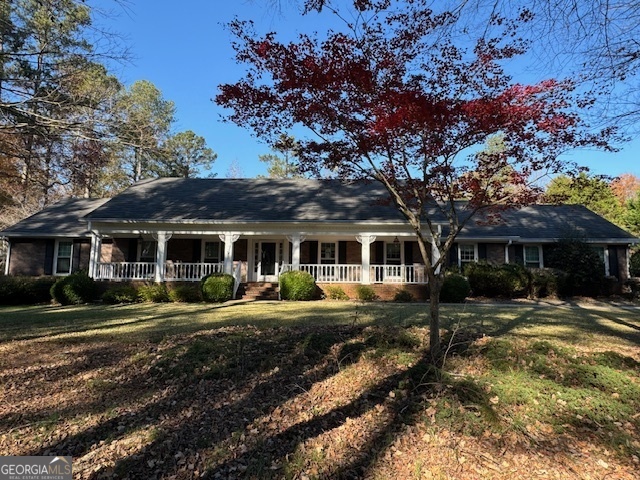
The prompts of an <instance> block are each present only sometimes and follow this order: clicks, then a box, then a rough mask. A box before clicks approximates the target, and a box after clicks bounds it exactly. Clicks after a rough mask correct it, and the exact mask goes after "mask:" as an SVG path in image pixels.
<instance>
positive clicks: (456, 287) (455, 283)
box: [440, 273, 471, 303]
mask: <svg viewBox="0 0 640 480" xmlns="http://www.w3.org/2000/svg"><path fill="white" fill-rule="evenodd" d="M470 292H471V286H470V285H469V280H467V279H466V278H465V277H464V276H462V275H460V274H459V273H452V274H449V275H447V276H445V277H444V283H443V284H442V290H440V301H441V302H445V303H462V302H464V299H465V298H467V296H468V295H469V293H470Z"/></svg>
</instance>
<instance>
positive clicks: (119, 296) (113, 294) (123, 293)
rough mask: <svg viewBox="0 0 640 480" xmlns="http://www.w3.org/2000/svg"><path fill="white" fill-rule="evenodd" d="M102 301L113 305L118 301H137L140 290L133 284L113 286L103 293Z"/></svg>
mask: <svg viewBox="0 0 640 480" xmlns="http://www.w3.org/2000/svg"><path fill="white" fill-rule="evenodd" d="M102 301H103V302H104V303H108V304H111V305H115V304H118V303H135V302H137V301H138V290H136V288H135V287H133V286H131V285H118V286H115V287H111V288H109V289H108V290H107V291H106V292H104V293H103V294H102Z"/></svg>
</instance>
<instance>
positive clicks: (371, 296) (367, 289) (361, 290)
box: [356, 285, 378, 302]
mask: <svg viewBox="0 0 640 480" xmlns="http://www.w3.org/2000/svg"><path fill="white" fill-rule="evenodd" d="M356 298H357V299H358V300H360V301H362V302H372V301H373V300H375V299H376V298H378V296H377V295H376V291H375V290H374V289H373V287H371V286H370V285H358V286H357V287H356Z"/></svg>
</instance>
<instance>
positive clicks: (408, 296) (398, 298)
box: [393, 290, 415, 303]
mask: <svg viewBox="0 0 640 480" xmlns="http://www.w3.org/2000/svg"><path fill="white" fill-rule="evenodd" d="M414 300H415V299H414V298H413V294H412V293H411V292H409V291H408V290H398V291H397V292H396V294H395V295H394V296H393V301H394V302H399V303H410V302H413V301H414Z"/></svg>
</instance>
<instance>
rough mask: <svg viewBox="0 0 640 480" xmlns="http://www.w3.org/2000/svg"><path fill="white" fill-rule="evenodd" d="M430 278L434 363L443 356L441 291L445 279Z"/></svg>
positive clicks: (432, 353) (431, 336)
mask: <svg viewBox="0 0 640 480" xmlns="http://www.w3.org/2000/svg"><path fill="white" fill-rule="evenodd" d="M430 277H432V278H429V353H430V354H431V358H432V359H433V361H434V363H437V362H438V361H439V359H440V357H441V356H442V346H441V344H440V291H441V290H442V283H443V278H442V277H441V275H433V276H431V275H430Z"/></svg>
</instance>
